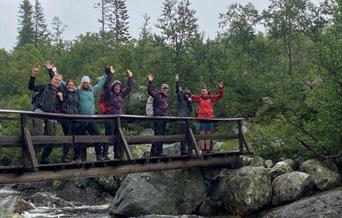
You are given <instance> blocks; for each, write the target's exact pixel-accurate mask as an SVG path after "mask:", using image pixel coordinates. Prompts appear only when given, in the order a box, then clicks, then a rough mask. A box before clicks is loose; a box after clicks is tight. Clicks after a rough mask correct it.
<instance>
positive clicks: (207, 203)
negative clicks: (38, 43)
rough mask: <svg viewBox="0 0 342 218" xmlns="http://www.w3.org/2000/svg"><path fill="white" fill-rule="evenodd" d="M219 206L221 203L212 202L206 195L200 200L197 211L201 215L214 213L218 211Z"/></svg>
mask: <svg viewBox="0 0 342 218" xmlns="http://www.w3.org/2000/svg"><path fill="white" fill-rule="evenodd" d="M221 206H222V203H221V204H217V202H214V201H213V200H211V199H210V198H209V197H208V198H206V199H205V200H204V201H203V202H202V204H201V206H200V208H199V213H200V214H201V215H215V214H218V213H219V211H220V209H221ZM220 212H222V211H220Z"/></svg>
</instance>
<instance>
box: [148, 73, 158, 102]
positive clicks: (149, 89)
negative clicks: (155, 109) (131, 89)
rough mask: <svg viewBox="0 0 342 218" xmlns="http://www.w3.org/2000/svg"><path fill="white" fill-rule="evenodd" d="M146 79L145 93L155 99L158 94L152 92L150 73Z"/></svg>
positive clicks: (151, 76)
mask: <svg viewBox="0 0 342 218" xmlns="http://www.w3.org/2000/svg"><path fill="white" fill-rule="evenodd" d="M147 79H148V84H147V93H148V94H149V95H150V96H152V97H153V98H155V97H156V96H157V95H158V92H156V91H153V90H152V81H153V75H152V73H149V74H148V75H147Z"/></svg>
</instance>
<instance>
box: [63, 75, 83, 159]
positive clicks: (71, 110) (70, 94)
mask: <svg viewBox="0 0 342 218" xmlns="http://www.w3.org/2000/svg"><path fill="white" fill-rule="evenodd" d="M62 93H63V94H62V95H59V98H60V101H61V107H60V108H61V112H62V113H64V114H79V113H80V111H79V101H80V95H79V92H78V90H77V89H76V86H75V82H74V81H73V80H68V81H67V82H66V86H65V89H64V90H63V91H62ZM60 123H61V125H62V128H63V133H64V135H75V133H76V128H77V125H78V123H77V122H76V121H72V120H69V119H63V120H61V121H60ZM68 152H69V146H68V145H66V144H64V145H63V156H62V162H69V159H68ZM73 159H74V160H78V159H80V148H79V145H78V144H76V145H74V158H73Z"/></svg>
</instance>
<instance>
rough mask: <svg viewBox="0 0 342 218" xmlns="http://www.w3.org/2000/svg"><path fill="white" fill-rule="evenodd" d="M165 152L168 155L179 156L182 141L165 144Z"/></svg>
mask: <svg viewBox="0 0 342 218" xmlns="http://www.w3.org/2000/svg"><path fill="white" fill-rule="evenodd" d="M163 154H165V155H167V156H179V155H180V143H179V142H177V143H173V144H164V145H163Z"/></svg>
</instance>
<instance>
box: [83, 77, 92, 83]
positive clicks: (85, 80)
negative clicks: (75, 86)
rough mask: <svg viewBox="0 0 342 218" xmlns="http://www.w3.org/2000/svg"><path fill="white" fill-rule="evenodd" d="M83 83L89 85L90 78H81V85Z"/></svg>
mask: <svg viewBox="0 0 342 218" xmlns="http://www.w3.org/2000/svg"><path fill="white" fill-rule="evenodd" d="M84 82H86V83H90V78H89V76H83V77H82V79H81V83H84Z"/></svg>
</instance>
